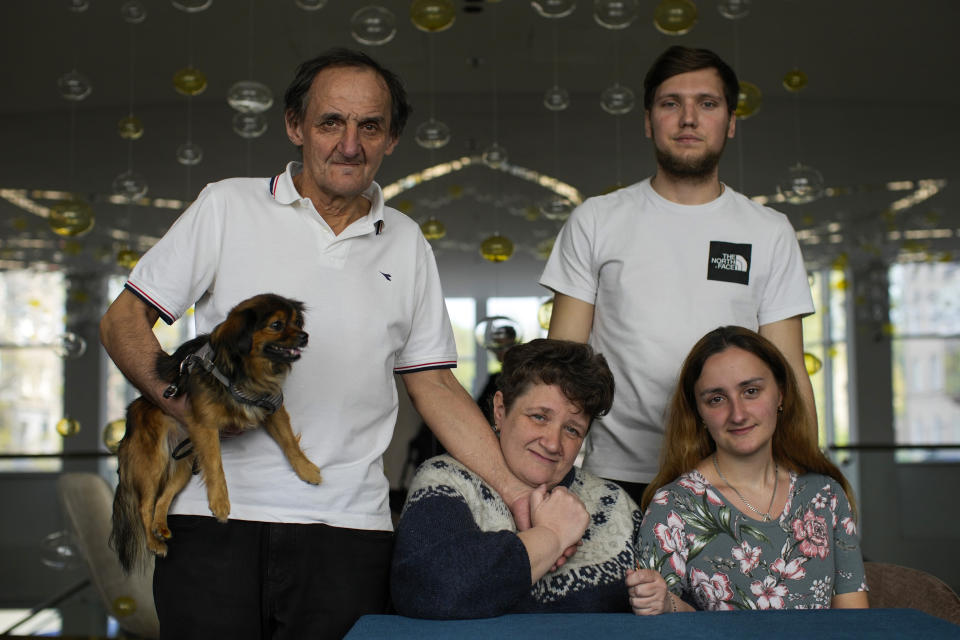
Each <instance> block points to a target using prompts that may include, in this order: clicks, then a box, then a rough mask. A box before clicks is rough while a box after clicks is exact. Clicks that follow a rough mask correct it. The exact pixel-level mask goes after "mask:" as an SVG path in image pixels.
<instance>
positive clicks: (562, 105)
mask: <svg viewBox="0 0 960 640" xmlns="http://www.w3.org/2000/svg"><path fill="white" fill-rule="evenodd" d="M543 106H545V107H546V108H547V109H549V110H550V111H563V110H564V109H566V108H567V107H569V106H570V92H568V91H567V90H566V89H564V88H563V87H558V86H557V85H553V86H552V87H550V88H549V89H547V91H546V92H545V93H544V94H543Z"/></svg>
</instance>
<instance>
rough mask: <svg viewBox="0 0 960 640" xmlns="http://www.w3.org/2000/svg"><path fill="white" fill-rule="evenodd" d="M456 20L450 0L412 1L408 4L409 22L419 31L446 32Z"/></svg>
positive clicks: (455, 13) (454, 9) (455, 12)
mask: <svg viewBox="0 0 960 640" xmlns="http://www.w3.org/2000/svg"><path fill="white" fill-rule="evenodd" d="M456 19H457V10H456V8H455V7H454V6H453V2H452V0H413V2H412V3H411V4H410V21H411V22H413V26H415V27H416V28H417V29H420V30H421V31H426V32H428V33H434V32H437V31H446V30H447V29H449V28H450V27H451V26H453V23H454V21H455V20H456Z"/></svg>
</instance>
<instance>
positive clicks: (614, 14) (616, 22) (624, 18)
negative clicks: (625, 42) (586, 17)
mask: <svg viewBox="0 0 960 640" xmlns="http://www.w3.org/2000/svg"><path fill="white" fill-rule="evenodd" d="M639 9H640V3H639V1H638V0H594V2H593V19H594V20H596V22H597V24H599V25H600V26H601V27H605V28H607V29H626V28H627V27H629V26H630V25H631V24H633V21H634V20H636V19H637V14H638V13H639Z"/></svg>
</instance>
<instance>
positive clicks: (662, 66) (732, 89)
mask: <svg viewBox="0 0 960 640" xmlns="http://www.w3.org/2000/svg"><path fill="white" fill-rule="evenodd" d="M700 69H716V70H717V73H718V74H719V75H720V80H721V81H722V82H723V97H724V98H725V99H726V101H727V111H729V112H730V113H733V112H734V110H735V109H736V108H737V97H738V96H739V95H740V82H739V81H738V80H737V74H736V73H734V71H733V69H731V68H730V65H728V64H727V63H726V62H724V61H723V59H721V58H720V56H718V55H717V54H715V53H714V52H713V51H710V50H709V49H693V48H691V47H682V46H680V45H674V46H672V47H670V48H669V49H667V50H666V51H664V52H663V53H661V54H660V57H658V58H657V59H656V60H654V62H653V65H652V66H651V67H650V70H649V71H647V75H646V77H645V78H644V79H643V108H644V109H646V110H647V111H649V110H650V109H651V108H652V107H653V96H654V94H655V93H656V92H657V87H659V86H660V85H661V84H663V82H664V81H665V80H667V79H668V78H672V77H673V76H678V75H680V74H681V73H689V72H690V71H699V70H700Z"/></svg>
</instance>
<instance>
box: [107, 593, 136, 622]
mask: <svg viewBox="0 0 960 640" xmlns="http://www.w3.org/2000/svg"><path fill="white" fill-rule="evenodd" d="M110 608H111V609H112V610H113V615H115V616H116V617H118V618H123V617H124V616H129V615H132V614H133V613H134V612H136V610H137V601H136V600H134V599H133V598H131V597H130V596H119V597H117V598H114V599H113V606H112V607H110Z"/></svg>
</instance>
